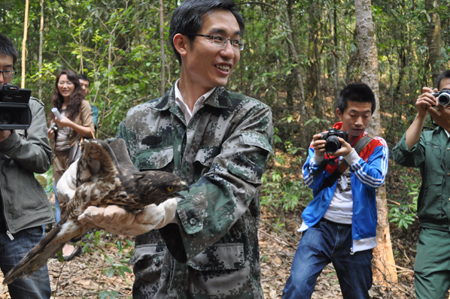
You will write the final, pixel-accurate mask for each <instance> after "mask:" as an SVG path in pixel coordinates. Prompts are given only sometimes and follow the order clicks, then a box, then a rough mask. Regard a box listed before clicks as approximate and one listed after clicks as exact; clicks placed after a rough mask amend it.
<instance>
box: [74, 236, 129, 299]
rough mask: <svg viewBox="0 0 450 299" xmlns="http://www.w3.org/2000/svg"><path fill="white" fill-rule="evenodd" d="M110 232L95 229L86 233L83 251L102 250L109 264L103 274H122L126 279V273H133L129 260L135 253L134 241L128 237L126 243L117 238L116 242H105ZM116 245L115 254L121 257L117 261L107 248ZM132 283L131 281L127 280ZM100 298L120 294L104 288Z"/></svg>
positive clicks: (111, 275)
mask: <svg viewBox="0 0 450 299" xmlns="http://www.w3.org/2000/svg"><path fill="white" fill-rule="evenodd" d="M108 234H109V233H108V232H106V231H99V230H95V232H94V233H89V234H87V235H86V239H87V240H88V241H86V242H85V241H82V246H83V248H82V252H83V253H92V251H98V252H100V253H101V254H102V255H103V256H104V258H105V262H106V263H108V264H109V267H105V268H103V269H102V273H103V275H105V276H107V277H108V278H111V277H114V276H119V275H120V276H122V277H123V279H124V280H125V281H126V280H127V277H126V273H132V270H131V269H130V267H129V265H128V262H129V261H130V258H131V256H132V254H133V250H134V243H133V242H132V241H130V240H128V239H125V243H124V242H123V241H121V240H116V242H115V243H109V242H105V241H104V240H105V239H106V238H107V235H108ZM111 247H115V248H117V251H116V250H114V252H115V253H114V254H115V255H116V256H117V257H119V262H116V260H115V259H114V257H113V256H112V255H111V251H110V250H107V249H106V248H111ZM127 283H130V282H127ZM99 296H100V298H119V294H118V293H117V292H116V291H108V290H104V291H102V292H101V293H100V294H99Z"/></svg>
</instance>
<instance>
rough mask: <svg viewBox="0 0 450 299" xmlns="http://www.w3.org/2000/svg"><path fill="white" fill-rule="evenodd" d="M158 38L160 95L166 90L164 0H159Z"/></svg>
mask: <svg viewBox="0 0 450 299" xmlns="http://www.w3.org/2000/svg"><path fill="white" fill-rule="evenodd" d="M159 38H160V44H161V96H163V95H164V93H165V92H166V73H165V71H166V55H165V52H164V2H163V0H159Z"/></svg>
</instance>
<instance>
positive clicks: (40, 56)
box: [38, 0, 44, 99]
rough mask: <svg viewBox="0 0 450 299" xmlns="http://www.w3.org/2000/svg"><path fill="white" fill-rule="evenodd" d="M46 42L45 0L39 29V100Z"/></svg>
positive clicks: (42, 4) (42, 2) (42, 1)
mask: <svg viewBox="0 0 450 299" xmlns="http://www.w3.org/2000/svg"><path fill="white" fill-rule="evenodd" d="M43 42H44V0H41V26H40V27H39V95H38V96H39V99H42V81H41V78H42V45H43Z"/></svg>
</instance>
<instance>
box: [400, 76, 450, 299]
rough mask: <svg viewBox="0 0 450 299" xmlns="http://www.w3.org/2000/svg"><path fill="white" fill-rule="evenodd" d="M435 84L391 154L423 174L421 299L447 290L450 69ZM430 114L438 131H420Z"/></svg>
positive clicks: (418, 263) (417, 267) (417, 278)
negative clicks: (435, 87)
mask: <svg viewBox="0 0 450 299" xmlns="http://www.w3.org/2000/svg"><path fill="white" fill-rule="evenodd" d="M436 83H437V84H436V86H437V89H435V90H432V89H431V88H429V87H424V88H422V94H421V95H420V96H419V97H418V99H417V101H416V109H417V115H416V118H415V119H414V121H413V122H412V124H411V125H410V127H409V128H408V130H407V131H406V133H405V134H404V135H403V137H402V139H401V140H400V142H399V143H398V144H397V145H396V146H395V147H394V149H393V151H392V154H393V158H394V161H395V162H397V163H398V164H400V165H402V166H407V167H419V168H420V173H421V175H422V187H421V190H420V194H419V198H418V201H417V215H418V217H419V220H420V227H421V231H420V235H419V240H418V244H417V255H416V259H415V263H414V286H415V289H416V297H417V298H419V299H423V298H433V299H434V298H444V297H446V295H447V291H448V289H449V287H450V268H449V262H450V251H449V250H448V249H449V248H450V232H449V230H450V224H449V223H450V188H449V186H450V164H449V161H450V139H449V137H450V134H449V132H450V105H448V102H449V101H448V100H449V99H450V93H449V92H450V90H446V89H450V70H447V71H444V72H442V73H441V74H440V75H439V76H438V78H437V80H436ZM438 90H439V91H440V92H438ZM428 114H429V115H431V117H432V119H433V120H434V121H435V122H436V124H437V125H438V127H436V128H435V129H427V130H423V129H424V124H425V119H426V117H427V115H428Z"/></svg>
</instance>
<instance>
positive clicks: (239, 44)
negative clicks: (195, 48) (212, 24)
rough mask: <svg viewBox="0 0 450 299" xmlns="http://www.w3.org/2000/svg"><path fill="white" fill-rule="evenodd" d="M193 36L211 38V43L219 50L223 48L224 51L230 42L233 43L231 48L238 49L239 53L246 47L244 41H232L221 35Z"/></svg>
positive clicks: (196, 34)
mask: <svg viewBox="0 0 450 299" xmlns="http://www.w3.org/2000/svg"><path fill="white" fill-rule="evenodd" d="M191 35H195V36H203V37H206V38H209V39H211V42H212V43H213V44H214V45H215V46H217V47H219V48H222V49H224V48H225V47H226V46H227V44H228V41H230V42H231V46H232V47H233V49H236V50H239V51H242V50H244V45H245V44H244V41H243V40H242V39H231V38H228V37H226V36H223V35H221V34H213V35H206V34H198V33H191Z"/></svg>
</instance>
